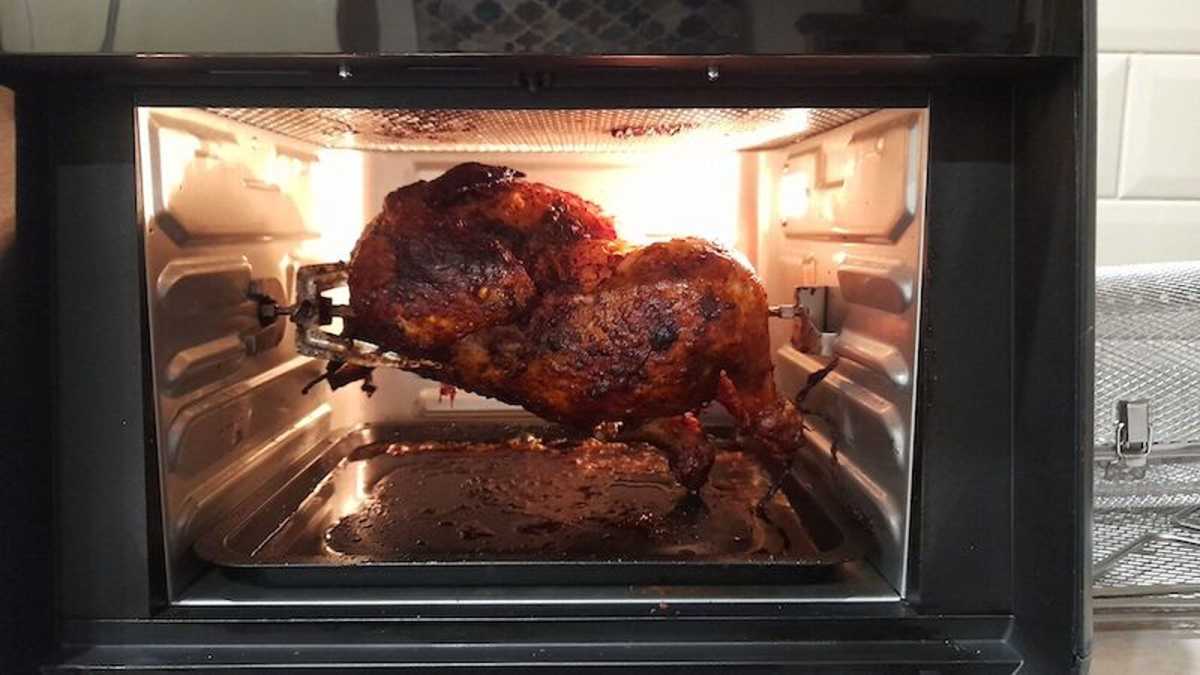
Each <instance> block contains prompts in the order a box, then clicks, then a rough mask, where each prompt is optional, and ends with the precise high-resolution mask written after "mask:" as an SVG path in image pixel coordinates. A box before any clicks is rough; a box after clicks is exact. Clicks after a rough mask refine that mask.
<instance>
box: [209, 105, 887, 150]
mask: <svg viewBox="0 0 1200 675" xmlns="http://www.w3.org/2000/svg"><path fill="white" fill-rule="evenodd" d="M212 111H213V112H215V113H217V114H219V115H221V116H223V117H227V118H229V119H232V120H236V121H238V122H243V123H245V124H249V125H251V126H254V127H258V128H260V129H265V130H268V131H273V132H276V133H280V134H283V135H285V136H290V137H292V138H297V139H300V140H302V141H308V142H310V143H315V144H317V145H321V146H325V147H330V148H352V149H356V150H376V151H388V152H430V151H439V152H506V151H516V152H645V151H661V150H670V149H682V148H685V147H703V148H705V149H722V150H745V149H751V148H755V149H762V148H768V147H776V146H783V145H787V144H790V143H793V142H795V141H798V140H800V139H802V138H805V137H808V136H811V135H813V134H818V133H821V132H823V131H827V130H829V129H832V128H834V127H837V126H840V125H842V124H845V123H847V122H850V121H852V120H855V119H858V118H859V117H862V116H864V115H866V114H868V113H870V112H872V111H873V109H867V108H814V109H808V108H640V109H604V110H600V109H591V110H417V109H395V108H392V109H366V108H213V109H212Z"/></svg>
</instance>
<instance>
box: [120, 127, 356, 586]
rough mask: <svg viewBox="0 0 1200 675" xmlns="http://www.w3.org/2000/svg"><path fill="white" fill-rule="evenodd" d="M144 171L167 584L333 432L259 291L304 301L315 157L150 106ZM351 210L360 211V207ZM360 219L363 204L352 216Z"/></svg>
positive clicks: (180, 579)
mask: <svg viewBox="0 0 1200 675" xmlns="http://www.w3.org/2000/svg"><path fill="white" fill-rule="evenodd" d="M137 122H138V139H139V147H138V163H139V176H140V179H141V185H140V192H141V213H142V214H144V221H145V222H144V223H143V227H144V228H145V229H144V241H145V266H146V269H145V272H146V289H147V295H148V298H147V307H148V311H149V321H150V333H151V341H150V342H151V347H152V358H153V379H154V385H155V405H156V411H155V412H156V419H157V436H158V448H159V467H160V474H161V475H160V477H159V478H160V480H161V485H162V490H161V493H162V508H163V514H162V515H163V519H164V527H163V536H164V539H165V542H164V544H165V547H166V551H167V563H168V575H167V581H168V589H169V591H170V592H171V593H172V594H175V593H178V592H179V590H180V589H181V588H182V586H183V585H184V584H185V583H186V582H187V581H188V580H189V579H190V578H191V577H192V576H194V573H195V572H196V571H197V563H196V562H195V561H194V559H193V557H192V555H191V552H190V549H191V544H192V542H193V540H194V539H195V537H196V535H197V533H198V532H199V531H201V530H202V529H203V528H204V527H205V526H206V525H208V524H210V523H211V522H212V521H213V519H215V518H217V517H219V516H220V515H222V514H224V513H226V512H227V511H228V509H229V508H230V507H231V506H232V505H233V504H235V503H237V502H238V501H239V500H240V499H242V498H244V497H245V496H246V495H247V494H248V493H249V491H251V490H252V489H254V488H255V487H256V486H261V485H262V483H263V482H264V481H267V480H271V478H273V477H283V476H285V475H287V474H289V473H292V472H294V471H296V470H298V468H299V465H300V463H301V462H303V461H304V460H305V458H306V457H307V456H308V453H309V452H310V451H311V450H312V449H313V448H315V447H316V446H317V444H318V441H320V440H322V439H324V438H325V437H326V436H328V434H329V431H330V429H331V428H332V427H333V425H334V419H333V417H334V407H333V406H332V405H331V403H330V401H329V400H328V396H327V395H326V394H325V393H324V390H322V389H319V388H317V389H314V390H313V391H311V392H309V394H308V395H306V396H301V395H300V390H301V388H302V387H303V386H304V384H305V383H306V382H308V381H309V380H311V379H313V378H314V377H316V376H318V375H319V374H320V372H321V367H320V365H319V364H317V363H315V362H313V361H312V360H311V359H308V358H306V357H300V356H298V355H297V354H296V352H295V349H294V347H293V344H292V340H293V337H292V329H291V326H290V324H288V323H287V322H283V321H280V322H277V323H274V324H271V325H268V326H264V325H262V323H261V322H260V321H259V319H258V315H257V304H256V303H255V302H254V301H253V300H252V299H251V297H250V295H251V293H261V294H264V295H270V296H272V297H274V298H275V299H277V300H280V301H284V302H286V301H288V300H289V299H290V298H291V297H292V296H293V289H292V287H291V285H292V283H293V281H292V280H293V271H294V269H295V268H296V266H298V265H300V264H302V263H304V262H306V261H308V258H306V256H308V255H314V254H316V253H319V250H320V248H321V243H322V240H321V239H320V236H319V232H320V224H319V223H318V222H317V221H318V217H319V215H320V214H319V208H318V207H319V204H318V203H317V202H316V200H315V198H314V190H313V184H314V182H316V181H318V180H320V177H321V174H322V171H327V170H325V169H323V168H322V167H321V158H320V157H319V156H318V154H317V149H316V148H314V147H309V146H306V145H304V144H301V143H297V142H295V141H291V140H289V139H286V138H284V137H281V136H276V135H273V134H270V133H267V132H263V131H261V130H256V129H250V128H248V127H244V126H242V125H238V124H236V123H232V122H229V121H228V120H223V119H221V118H219V117H217V116H215V115H211V114H208V113H203V112H198V111H195V110H188V109H165V108H155V109H148V108H143V109H140V110H139V111H138V116H137ZM350 203H352V202H350ZM351 210H352V209H351Z"/></svg>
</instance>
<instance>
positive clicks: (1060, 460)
mask: <svg viewBox="0 0 1200 675" xmlns="http://www.w3.org/2000/svg"><path fill="white" fill-rule="evenodd" d="M959 4H961V5H963V6H966V5H969V4H970V3H959ZM1029 4H1030V5H1037V8H1035V9H1033V10H1031V9H1029V7H1027V6H1026V3H1023V2H1013V3H1011V7H1012V8H1014V12H1015V13H1016V15H1017V16H1022V17H1025V18H1027V19H1028V20H1027V21H1025V22H1023V23H1022V24H1021V25H1020V27H1019V30H1014V29H1013V28H1012V27H1011V26H1001V25H999V24H997V25H991V24H986V23H985V24H983V28H982V29H979V30H975V31H971V32H966V33H964V34H962V35H960V36H957V37H955V36H954V35H940V34H939V35H940V36H939V37H938V39H937V40H934V41H933V42H930V39H931V38H929V37H928V34H926V33H921V32H919V31H916V29H914V31H913V35H914V36H916V37H912V39H908V40H905V39H899V38H896V35H897V34H899V35H901V36H905V35H908V33H905V32H904V31H905V30H906V29H905V28H904V26H906V25H908V24H905V23H904V22H905V21H908V22H910V23H912V25H917V23H916V22H917V14H918V12H917V10H908V9H899V10H895V15H894V18H895V20H897V21H900V22H901V26H900V28H898V29H896V30H898V31H899V33H894V32H891V33H889V32H886V31H883V32H881V31H875V32H872V31H871V30H868V29H867V28H862V29H861V30H862V31H864V32H863V33H862V37H861V39H857V40H849V41H846V42H837V41H833V42H831V43H829V44H824V45H819V47H820V48H821V50H822V51H821V52H820V53H802V52H797V53H795V54H788V55H780V54H772V53H753V52H749V53H746V54H739V55H657V56H645V57H623V56H604V55H578V54H563V55H538V56H531V55H522V56H515V55H491V54H487V55H484V54H478V55H456V56H454V57H448V56H444V55H433V54H418V55H402V56H401V55H397V56H375V55H369V56H367V55H350V54H338V55H313V56H295V55H293V56H281V55H270V56H265V55H264V56H226V57H217V56H195V57H188V58H169V59H167V58H163V59H149V58H137V57H133V56H119V55H118V56H114V55H106V56H100V55H95V56H70V57H67V56H62V57H53V56H16V55H10V56H4V57H0V77H2V78H3V80H4V82H5V83H6V84H7V85H8V86H10V87H11V88H12V89H13V90H14V91H15V94H16V124H17V193H16V199H17V222H16V225H15V232H14V236H13V237H12V238H11V240H10V241H5V242H4V245H5V247H6V248H5V250H3V251H0V256H2V257H0V265H2V266H0V280H3V287H4V288H5V293H4V298H3V300H2V301H0V302H3V309H2V311H0V316H3V319H2V320H3V322H4V330H3V331H0V345H3V347H4V348H5V351H6V352H7V353H8V355H9V357H8V358H6V359H4V363H3V365H0V373H2V374H3V376H4V379H5V380H6V384H7V385H8V386H7V387H6V388H5V401H4V410H5V413H4V424H3V429H2V431H3V436H2V440H3V447H4V448H5V451H6V459H7V461H8V462H9V465H8V467H7V469H6V472H5V473H4V474H3V478H0V481H2V482H3V484H4V485H3V490H2V491H0V500H3V501H2V502H0V508H2V509H3V511H4V512H5V513H6V514H9V518H8V522H7V523H6V525H7V528H8V529H10V530H11V531H10V532H9V533H7V535H6V537H5V541H6V542H7V548H6V550H5V551H4V557H3V563H4V568H3V570H2V571H3V578H2V581H3V584H4V586H3V588H0V595H3V596H4V597H6V598H9V601H8V602H7V603H6V607H5V612H6V613H7V614H8V615H7V616H5V617H4V618H5V620H6V621H7V622H10V624H11V625H10V626H7V627H6V629H5V630H4V632H5V633H6V643H5V645H4V647H5V651H4V652H3V662H4V663H6V664H13V665H14V666H16V668H15V669H13V670H10V672H20V671H22V670H23V669H27V668H34V667H36V666H39V665H40V666H46V667H48V668H49V669H50V670H55V669H57V668H70V667H89V666H90V667H98V666H104V665H117V664H123V665H130V666H142V667H150V668H162V669H171V668H185V667H188V666H192V667H195V666H203V667H205V668H212V669H216V668H220V667H224V668H228V669H231V670H235V669H238V668H248V669H249V668H252V667H253V666H264V665H276V666H284V667H289V668H290V669H291V670H293V671H300V670H304V669H318V668H321V667H334V666H336V665H338V664H341V665H347V664H356V665H358V666H361V667H364V668H367V667H376V668H386V667H395V666H400V665H424V666H430V667H434V666H438V665H444V666H445V665H452V664H453V665H457V666H460V667H464V668H465V667H467V666H470V665H492V666H499V667H507V668H511V669H512V670H514V671H516V670H519V669H524V668H527V667H532V666H558V667H563V666H566V665H568V664H574V665H590V666H596V667H601V668H603V667H617V666H631V667H634V668H638V669H645V668H649V667H660V668H663V669H676V670H685V669H696V668H706V669H712V670H714V671H723V670H727V669H730V668H732V667H744V668H746V669H747V670H755V669H762V670H773V669H778V668H780V667H784V666H787V667H792V668H795V669H797V670H801V671H804V672H880V671H881V670H887V671H889V672H890V671H892V670H894V671H896V672H914V673H916V672H995V673H1011V672H1014V671H1015V670H1017V669H1018V668H1020V669H1021V672H1023V673H1024V672H1034V673H1043V672H1044V673H1069V672H1083V671H1085V670H1086V667H1087V662H1088V655H1089V650H1090V635H1091V630H1090V607H1089V603H1088V599H1087V598H1088V595H1087V589H1088V587H1089V577H1088V572H1087V561H1088V560H1089V559H1090V551H1089V548H1090V544H1089V542H1088V539H1087V537H1088V531H1089V528H1088V517H1089V507H1090V502H1091V499H1090V488H1091V474H1090V471H1091V464H1090V462H1089V461H1088V458H1089V457H1090V449H1091V447H1092V439H1091V429H1092V424H1091V411H1092V403H1091V377H1092V375H1091V371H1092V338H1091V326H1092V288H1093V267H1094V261H1093V243H1094V242H1093V240H1094V224H1093V205H1092V202H1093V199H1094V185H1093V173H1092V171H1093V119H1094V110H1093V107H1094V106H1093V102H1092V95H1091V89H1092V80H1093V66H1094V47H1093V45H1092V33H1093V30H1092V23H1093V18H1092V14H1093V10H1092V7H1091V3H1089V2H1067V1H1062V2H1043V3H1029ZM945 11H947V12H950V13H951V14H952V13H953V12H954V11H956V10H953V9H947V10H945ZM858 19H859V20H860V23H859V24H854V25H860V24H861V26H866V27H870V26H875V25H877V24H876V23H872V22H873V21H877V19H878V17H875V16H873V15H871V13H870V11H869V10H863V12H862V14H861V15H860V16H859V17H858ZM997 35H1002V36H1007V38H1006V39H1007V42H1006V41H1004V40H1000V39H999V38H997V37H996V36H997ZM922 36H924V37H922ZM997 45H1000V46H999V47H997ZM714 65H715V66H717V67H718V69H719V73H720V77H719V78H717V79H716V80H715V81H714V80H711V79H710V78H709V77H708V76H707V73H708V69H709V67H710V66H714ZM343 66H345V67H347V68H349V69H350V72H351V73H352V74H353V77H349V78H347V77H343V76H340V75H339V68H341V67H343ZM343 74H344V73H343ZM138 105H187V106H193V105H220V106H240V105H252V106H314V105H321V106H328V105H337V106H370V107H386V106H400V105H403V106H407V107H492V108H504V107H572V108H578V107H589V106H604V107H622V106H628V107H670V106H717V105H720V106H746V107H750V106H780V107H789V106H804V107H816V106H838V107H888V106H904V107H914V106H928V108H929V111H930V149H929V168H928V186H927V195H928V201H927V205H926V209H927V222H928V230H927V236H926V261H925V270H924V274H925V279H926V282H925V290H924V299H923V303H924V306H923V308H922V317H921V329H920V330H921V333H920V358H921V359H922V369H921V374H920V379H919V382H918V404H917V426H916V444H915V448H916V450H915V452H916V462H917V463H916V469H915V470H916V473H915V476H914V485H915V494H914V503H913V514H914V516H913V518H914V520H913V530H912V535H911V536H912V537H913V540H912V545H911V551H912V553H911V560H910V569H911V570H912V571H911V581H910V589H909V593H908V595H907V597H906V598H905V600H903V601H901V602H896V603H853V602H850V603H837V604H822V603H797V602H791V601H789V599H788V589H786V588H778V587H763V588H759V589H749V590H747V589H744V588H743V589H741V590H739V591H738V592H731V591H730V590H729V589H722V588H720V587H703V588H699V587H686V588H685V587H678V588H671V587H657V588H653V589H651V588H634V587H629V586H628V585H627V584H622V582H621V580H620V579H619V578H615V577H614V578H612V579H603V580H600V581H601V582H602V583H598V584H593V585H588V586H579V587H576V588H564V587H558V588H545V587H539V586H537V585H536V583H534V584H533V585H530V586H524V587H520V588H515V587H509V588H499V587H483V588H481V589H475V590H472V591H465V590H463V589H441V590H439V589H425V590H424V591H422V592H420V593H416V594H414V595H413V596H412V598H411V601H409V602H406V603H405V604H403V605H393V606H387V607H382V606H373V605H369V604H363V605H345V604H342V605H326V604H322V603H320V602H319V600H318V599H315V598H314V597H311V596H304V595H303V594H301V595H299V596H298V597H297V600H296V601H295V602H294V603H290V604H277V605H260V606H254V607H245V606H239V607H230V608H225V609H222V608H214V607H205V608H198V607H186V606H179V605H172V604H171V603H170V602H168V599H167V598H166V596H165V591H164V578H163V559H162V557H163V551H162V550H161V543H160V542H161V541H162V538H161V536H159V535H158V532H157V530H156V528H158V527H159V526H160V525H159V523H158V522H156V519H157V518H158V515H157V514H158V513H160V511H159V509H158V507H157V499H158V495H157V492H156V491H157V486H156V478H155V477H156V476H157V471H156V467H155V465H154V462H155V461H156V457H157V452H156V450H155V447H154V443H155V440H154V439H155V436H154V432H153V429H154V424H153V410H154V408H153V404H152V389H151V384H150V367H149V364H148V361H147V359H148V356H147V354H148V337H147V334H146V308H145V306H144V297H145V296H144V283H145V282H144V280H143V276H142V274H141V251H142V245H141V241H140V234H139V232H138V228H137V227H136V223H137V222H139V217H138V216H139V214H138V213H137V208H138V205H137V200H136V194H137V190H136V185H137V180H138V177H137V175H136V162H135V154H136V153H135V143H136V138H135V134H134V126H133V120H134V108H135V106H138ZM13 514H21V515H16V516H14V515H13ZM535 573H536V572H531V574H535ZM530 581H531V582H536V578H532V579H531V580H530ZM452 596H453V597H459V598H466V599H467V600H468V601H467V602H458V603H452V602H446V598H448V597H452ZM752 596H753V597H754V598H755V599H754V601H750V600H748V599H747V598H750V597H752Z"/></svg>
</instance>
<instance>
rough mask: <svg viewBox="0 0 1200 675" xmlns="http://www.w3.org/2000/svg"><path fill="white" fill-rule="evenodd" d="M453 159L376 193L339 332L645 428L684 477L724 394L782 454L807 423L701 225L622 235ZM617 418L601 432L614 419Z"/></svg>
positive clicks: (691, 481)
mask: <svg viewBox="0 0 1200 675" xmlns="http://www.w3.org/2000/svg"><path fill="white" fill-rule="evenodd" d="M523 178H524V174H523V173H521V172H520V171H516V170H513V169H510V168H506V167H501V166H488V165H484V164H477V163H466V164H460V165H458V166H455V167H454V168H452V169H450V170H448V171H447V172H445V174H443V175H442V176H440V177H438V178H436V179H434V180H430V181H417V182H415V183H412V184H410V185H406V186H404V187H401V188H399V189H397V190H395V191H393V192H392V193H391V194H389V195H388V196H387V198H386V200H385V202H384V206H383V210H382V211H381V212H380V213H379V214H378V215H377V216H376V217H375V218H374V219H373V220H372V221H371V222H370V223H369V224H368V226H367V228H366V229H365V231H364V232H363V234H362V236H361V238H360V239H359V241H358V244H357V245H356V247H355V249H354V253H353V256H352V258H351V260H350V265H349V287H350V304H351V308H352V313H353V319H352V322H351V323H350V324H349V325H350V328H349V330H350V331H351V332H352V334H353V336H354V337H355V338H357V339H360V340H366V341H369V342H373V343H375V344H377V345H380V346H382V347H384V348H386V349H389V350H392V351H395V352H397V353H400V354H402V355H406V356H411V357H414V358H420V359H423V360H425V362H433V363H436V364H438V367H437V368H435V369H423V368H417V369H416V370H417V371H418V372H420V373H421V374H423V375H426V376H429V377H432V378H436V379H438V380H440V381H441V382H443V383H444V384H447V385H452V386H454V387H458V388H461V389H464V390H467V391H471V392H475V393H477V394H481V395H483V396H489V397H493V398H496V399H499V400H501V401H504V402H507V403H511V404H515V405H520V406H523V407H524V408H526V409H528V410H530V411H531V412H533V413H535V414H537V415H539V416H540V417H543V418H545V419H547V420H551V421H555V422H558V423H562V424H565V425H569V426H572V427H577V428H581V429H607V430H608V432H607V433H610V434H615V435H616V436H618V437H620V438H623V439H629V440H640V441H645V442H649V443H652V444H653V445H655V446H657V447H659V448H660V449H662V451H663V452H664V453H665V454H666V455H667V459H668V461H669V464H670V467H671V470H672V472H673V473H674V475H675V476H676V478H677V479H678V480H679V481H680V483H681V484H683V485H684V486H686V487H687V488H689V489H691V490H693V491H696V490H698V489H699V488H700V487H701V486H702V485H703V484H704V483H705V481H706V479H707V476H708V473H709V469H710V468H711V467H712V464H713V459H714V450H713V446H712V444H711V443H710V442H709V440H708V439H707V438H706V437H705V434H704V432H703V430H702V429H701V427H700V424H699V422H698V421H697V418H696V416H695V413H696V411H698V410H700V409H701V408H703V407H704V406H706V405H707V404H709V403H710V402H712V401H714V400H716V401H718V402H720V403H721V404H722V405H723V406H724V407H725V408H726V409H727V410H728V411H729V412H730V413H731V415H732V416H733V418H734V419H735V421H736V424H737V426H738V429H739V431H740V433H742V434H745V435H747V436H749V437H752V438H753V439H757V441H758V442H760V443H761V444H763V445H764V446H766V447H769V448H772V449H773V450H771V451H772V452H775V453H778V454H779V456H781V457H783V456H787V455H788V454H789V453H791V452H794V451H795V449H796V448H797V447H798V446H799V445H801V444H802V443H803V433H802V432H803V422H802V419H801V416H800V415H799V414H798V412H797V410H796V408H795V407H794V406H793V404H792V403H791V402H790V401H788V400H786V399H784V398H781V397H780V396H779V394H778V393H777V391H776V388H775V384H774V380H773V377H772V365H771V359H770V345H769V339H768V334H767V320H768V316H767V299H766V294H765V292H764V290H763V287H762V284H761V283H760V282H759V280H758V279H757V278H756V276H755V274H754V272H753V271H752V270H751V269H750V268H749V266H748V265H747V264H745V263H743V262H742V260H741V259H740V258H739V256H737V255H735V254H733V253H731V252H729V251H727V250H724V249H723V248H721V247H720V246H718V245H716V244H714V243H712V242H709V241H705V240H702V239H694V238H686V239H674V240H671V241H665V242H661V243H653V244H650V245H646V246H634V245H631V244H629V243H627V242H625V241H623V240H621V239H619V238H618V237H617V235H616V231H615V229H614V227H613V221H612V220H611V219H610V218H609V217H607V216H606V215H604V214H603V212H602V211H601V209H600V208H599V207H598V206H597V205H595V204H592V203H590V202H588V201H586V200H584V199H582V198H580V197H579V196H577V195H575V194H572V193H570V192H565V191H563V190H558V189H555V188H552V187H550V186H547V185H543V184H540V183H535V182H530V181H526V180H524V179H523ZM618 428H619V431H614V430H615V429H618Z"/></svg>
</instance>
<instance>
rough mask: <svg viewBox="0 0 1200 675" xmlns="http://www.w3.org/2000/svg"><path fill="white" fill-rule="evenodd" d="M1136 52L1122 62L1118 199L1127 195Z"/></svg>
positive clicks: (1118, 140)
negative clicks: (1126, 143) (1126, 165)
mask: <svg viewBox="0 0 1200 675" xmlns="http://www.w3.org/2000/svg"><path fill="white" fill-rule="evenodd" d="M1135 55H1136V54H1126V55H1125V63H1124V64H1122V68H1123V69H1124V71H1125V72H1124V79H1123V80H1122V82H1121V96H1122V98H1121V113H1120V114H1121V119H1120V120H1118V121H1117V125H1118V129H1119V130H1120V131H1119V132H1118V133H1117V186H1116V189H1115V190H1114V191H1113V194H1114V195H1115V196H1116V198H1117V199H1121V198H1123V197H1124V196H1125V142H1126V140H1127V139H1126V137H1127V136H1128V129H1126V126H1127V124H1128V120H1129V99H1130V90H1131V89H1132V82H1133V57H1134V56H1135Z"/></svg>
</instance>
